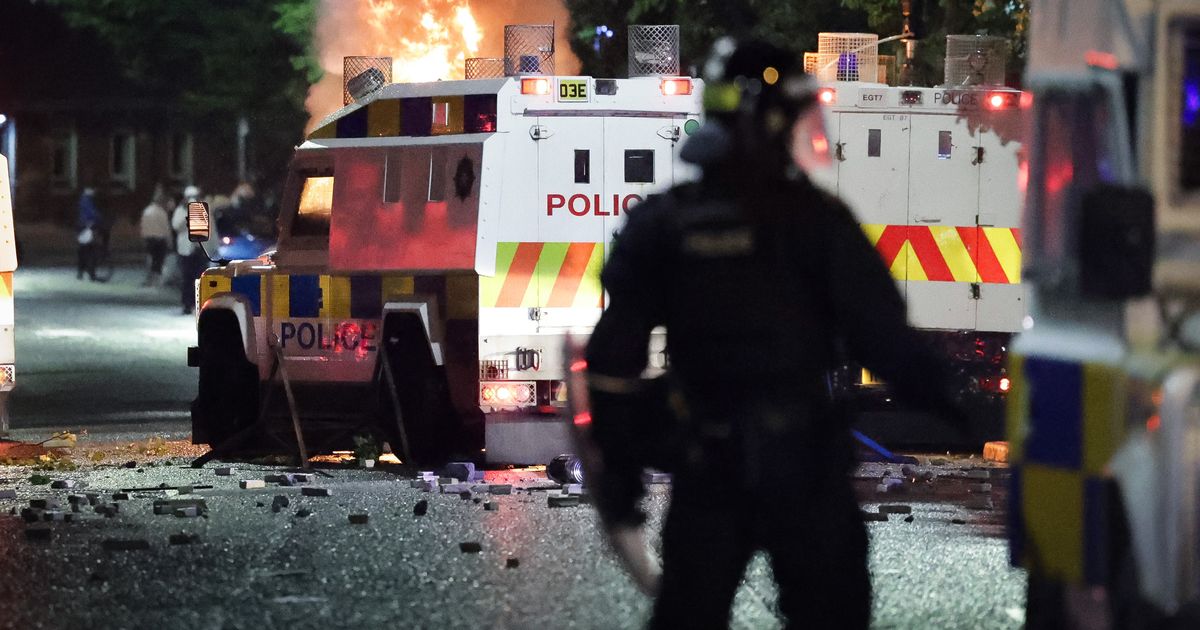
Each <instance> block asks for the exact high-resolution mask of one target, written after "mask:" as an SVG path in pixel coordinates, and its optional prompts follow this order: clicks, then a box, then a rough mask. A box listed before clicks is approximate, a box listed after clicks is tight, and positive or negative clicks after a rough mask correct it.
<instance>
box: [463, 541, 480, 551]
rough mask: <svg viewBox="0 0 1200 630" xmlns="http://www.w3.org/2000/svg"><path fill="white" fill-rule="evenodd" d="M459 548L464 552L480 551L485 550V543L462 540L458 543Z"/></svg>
mask: <svg viewBox="0 0 1200 630" xmlns="http://www.w3.org/2000/svg"><path fill="white" fill-rule="evenodd" d="M458 550H459V551H461V552H463V553H479V552H481V551H483V545H481V544H479V543H477V542H473V541H471V542H460V543H458Z"/></svg>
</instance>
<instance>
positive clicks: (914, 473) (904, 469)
mask: <svg viewBox="0 0 1200 630" xmlns="http://www.w3.org/2000/svg"><path fill="white" fill-rule="evenodd" d="M900 474H901V475H903V476H905V477H908V478H909V479H916V478H917V477H918V476H919V475H920V471H919V470H917V467H916V466H913V465H912V464H904V465H903V466H901V467H900Z"/></svg>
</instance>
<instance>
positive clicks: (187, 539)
mask: <svg viewBox="0 0 1200 630" xmlns="http://www.w3.org/2000/svg"><path fill="white" fill-rule="evenodd" d="M167 540H168V541H170V543H171V544H172V545H191V544H194V543H197V542H200V535H199V534H192V533H189V532H180V533H178V534H171V536H170V537H169V538H168V539H167Z"/></svg>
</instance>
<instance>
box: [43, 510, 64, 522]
mask: <svg viewBox="0 0 1200 630" xmlns="http://www.w3.org/2000/svg"><path fill="white" fill-rule="evenodd" d="M42 520H43V521H46V522H48V523H49V522H61V521H65V520H67V515H66V513H65V512H61V511H59V510H46V511H45V512H42Z"/></svg>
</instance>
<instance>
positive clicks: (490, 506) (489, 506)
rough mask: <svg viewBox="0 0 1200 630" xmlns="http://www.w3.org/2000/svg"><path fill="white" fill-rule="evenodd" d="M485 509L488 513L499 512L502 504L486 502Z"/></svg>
mask: <svg viewBox="0 0 1200 630" xmlns="http://www.w3.org/2000/svg"><path fill="white" fill-rule="evenodd" d="M483 509H484V510H486V511H488V512H499V511H500V504H499V503H496V502H495V501H486V502H484V504H483Z"/></svg>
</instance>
